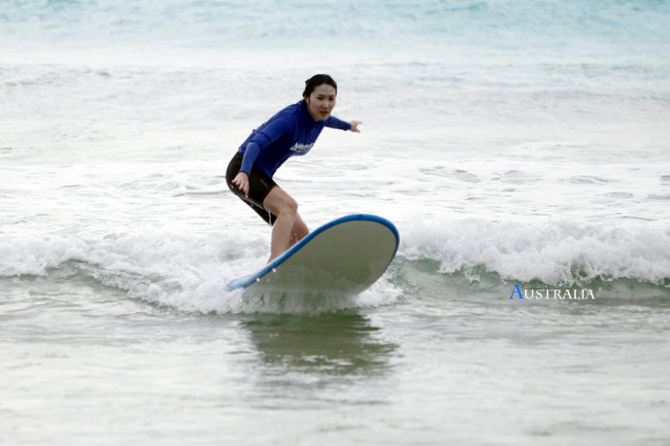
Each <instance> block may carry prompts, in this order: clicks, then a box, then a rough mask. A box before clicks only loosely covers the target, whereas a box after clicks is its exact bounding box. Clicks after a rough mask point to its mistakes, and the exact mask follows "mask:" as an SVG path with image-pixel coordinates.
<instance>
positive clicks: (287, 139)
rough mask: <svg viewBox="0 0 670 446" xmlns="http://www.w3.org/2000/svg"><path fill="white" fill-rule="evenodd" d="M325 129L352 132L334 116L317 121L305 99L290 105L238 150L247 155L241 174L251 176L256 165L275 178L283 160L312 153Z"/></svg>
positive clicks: (348, 125)
mask: <svg viewBox="0 0 670 446" xmlns="http://www.w3.org/2000/svg"><path fill="white" fill-rule="evenodd" d="M324 127H331V128H336V129H341V130H350V129H351V124H349V123H348V122H345V121H342V120H341V119H337V118H336V117H334V116H329V117H328V119H326V120H325V121H315V120H314V118H312V115H310V114H309V111H308V110H307V104H306V103H305V101H304V100H303V101H300V102H298V103H296V104H292V105H289V106H288V107H286V108H284V109H283V110H280V111H279V112H278V113H277V114H275V115H274V116H273V117H271V118H270V119H269V120H268V121H267V122H265V123H264V124H263V125H261V126H260V127H258V128H257V129H255V130H254V131H253V132H251V135H249V137H248V138H247V139H246V140H245V141H244V142H243V143H242V145H241V146H240V148H239V149H238V152H239V153H241V154H242V155H244V158H243V159H242V167H241V168H240V172H245V173H246V174H247V175H249V174H250V173H251V168H252V166H254V165H255V166H256V167H257V168H258V169H260V170H261V171H262V172H263V173H264V174H266V175H267V176H268V177H270V178H272V176H273V175H274V174H275V172H276V171H277V169H278V168H279V166H281V165H282V164H284V161H286V160H287V159H289V158H290V157H292V156H295V155H305V154H306V153H307V152H309V151H310V149H311V148H312V146H314V143H315V142H316V139H317V138H318V137H319V134H320V133H321V130H323V128H324Z"/></svg>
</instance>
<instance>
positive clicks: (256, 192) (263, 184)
mask: <svg viewBox="0 0 670 446" xmlns="http://www.w3.org/2000/svg"><path fill="white" fill-rule="evenodd" d="M242 158H243V156H242V154H241V153H240V152H237V153H236V154H235V156H234V157H233V159H231V160H230V163H228V169H226V183H228V187H229V188H230V190H231V191H232V192H233V193H234V194H235V195H237V196H238V197H240V199H241V200H242V201H244V202H245V203H246V204H248V205H249V206H250V207H251V209H253V210H254V211H256V213H257V214H258V215H260V217H261V218H262V219H263V220H265V221H266V222H267V223H268V224H270V225H273V224H274V222H275V221H276V220H277V216H276V215H275V214H273V213H272V212H270V211H268V210H266V209H265V208H264V207H263V201H265V197H267V196H268V194H269V193H270V191H271V190H272V188H273V187H275V186H276V185H277V183H275V182H274V180H272V178H270V177H268V176H267V175H265V174H264V173H263V172H261V171H260V170H259V169H258V168H256V167H253V168H252V169H251V175H249V196H248V197H246V196H244V192H242V191H241V190H239V189H238V188H237V186H235V185H234V184H233V179H234V178H235V177H236V176H237V174H238V173H239V171H240V167H242Z"/></svg>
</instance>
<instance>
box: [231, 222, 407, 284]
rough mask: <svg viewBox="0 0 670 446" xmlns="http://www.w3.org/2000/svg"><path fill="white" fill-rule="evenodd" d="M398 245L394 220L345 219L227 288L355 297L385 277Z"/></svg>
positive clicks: (323, 227) (314, 233)
mask: <svg viewBox="0 0 670 446" xmlns="http://www.w3.org/2000/svg"><path fill="white" fill-rule="evenodd" d="M398 243H399V236H398V230H397V229H396V227H395V226H394V225H393V223H391V222H390V221H388V220H386V219H384V218H382V217H378V216H376V215H369V214H353V215H347V216H345V217H341V218H338V219H336V220H333V221H331V222H330V223H327V224H325V225H323V226H321V227H319V228H317V229H315V230H314V231H312V232H310V233H309V234H308V235H307V236H306V237H305V238H304V239H302V240H301V241H300V242H298V243H296V244H295V245H294V246H292V247H291V248H290V249H288V250H287V251H286V252H284V253H283V254H282V255H280V256H279V257H277V258H276V259H274V260H273V261H272V262H270V263H268V264H267V265H266V266H265V267H263V268H262V269H260V270H259V271H257V272H255V273H253V274H250V275H248V276H245V277H242V278H239V279H236V280H233V281H231V282H229V283H228V286H227V287H228V289H229V290H234V289H239V288H249V289H253V290H254V291H261V290H268V291H272V292H273V293H274V292H287V293H294V292H295V293H305V292H308V293H309V292H312V291H313V292H327V293H328V294H337V295H346V296H353V295H356V294H359V293H361V292H363V291H365V290H366V289H368V288H369V287H370V286H371V285H372V284H373V283H375V282H376V281H377V280H378V279H379V278H380V277H381V276H382V274H384V271H386V268H387V267H388V266H389V264H390V263H391V261H392V260H393V257H394V256H395V253H396V251H397V250H398Z"/></svg>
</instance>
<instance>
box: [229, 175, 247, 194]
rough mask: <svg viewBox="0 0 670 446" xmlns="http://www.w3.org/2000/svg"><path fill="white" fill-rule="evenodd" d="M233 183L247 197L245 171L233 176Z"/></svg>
mask: <svg viewBox="0 0 670 446" xmlns="http://www.w3.org/2000/svg"><path fill="white" fill-rule="evenodd" d="M233 184H234V185H235V186H236V187H237V188H238V189H239V190H241V191H242V192H244V196H245V197H247V198H249V176H248V175H247V174H246V173H245V172H240V173H238V174H237V175H236V176H235V178H233Z"/></svg>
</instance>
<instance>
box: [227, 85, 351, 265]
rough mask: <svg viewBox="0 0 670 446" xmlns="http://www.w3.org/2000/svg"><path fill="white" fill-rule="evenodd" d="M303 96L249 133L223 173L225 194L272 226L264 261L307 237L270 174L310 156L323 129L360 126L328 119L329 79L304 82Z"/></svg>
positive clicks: (332, 89) (294, 206)
mask: <svg viewBox="0 0 670 446" xmlns="http://www.w3.org/2000/svg"><path fill="white" fill-rule="evenodd" d="M302 97H303V99H302V100H301V101H300V102H298V103H296V104H293V105H289V106H288V107H286V108H284V109H283V110H280V111H279V112H278V113H277V114H275V115H274V116H273V117H271V118H270V119H269V120H268V121H267V122H265V123H264V124H263V125H261V126H260V127H258V128H257V129H255V130H254V131H253V132H251V135H249V137H248V138H247V139H246V140H245V141H244V142H243V143H242V145H241V146H240V148H239V149H238V151H237V153H236V154H235V156H234V157H233V159H232V160H231V161H230V164H228V169H227V171H226V182H227V183H228V187H229V188H230V190H231V191H233V193H235V194H236V195H237V196H238V197H240V198H241V199H242V200H243V201H244V202H245V203H247V204H248V205H249V206H251V208H252V209H253V210H254V211H256V213H257V214H258V215H260V216H261V218H262V219H263V220H265V221H266V222H268V223H269V224H270V225H272V226H273V228H272V243H271V248H270V259H269V260H268V262H269V261H272V259H274V258H275V257H277V256H278V255H280V254H281V253H282V252H284V251H286V250H287V249H288V248H289V247H291V246H293V245H294V244H295V243H296V242H298V241H299V240H300V239H302V238H303V237H305V236H306V235H307V234H308V233H309V229H308V228H307V225H305V222H304V221H303V220H302V218H301V217H300V214H298V203H297V202H296V201H295V200H294V199H293V198H292V197H291V196H290V195H289V194H288V193H286V191H284V189H282V188H281V187H279V186H278V185H277V183H275V182H274V181H273V180H272V177H273V175H274V173H275V172H276V171H277V169H278V168H279V166H281V165H282V164H283V163H284V161H286V160H287V159H288V158H290V157H291V156H295V155H305V154H306V153H307V152H309V151H310V149H311V148H312V146H313V145H314V143H315V142H316V139H317V138H318V137H319V134H320V133H321V130H323V128H324V127H332V128H336V129H340V130H351V131H352V132H356V133H358V132H360V130H359V129H358V126H359V125H360V124H361V123H360V122H359V121H351V122H345V121H342V120H340V119H337V118H336V117H334V116H331V112H332V111H333V108H334V107H335V100H336V97H337V83H335V81H334V80H333V78H332V77H330V76H329V75H327V74H316V75H314V76H312V77H311V78H309V79H308V80H307V81H305V91H303V93H302Z"/></svg>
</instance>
